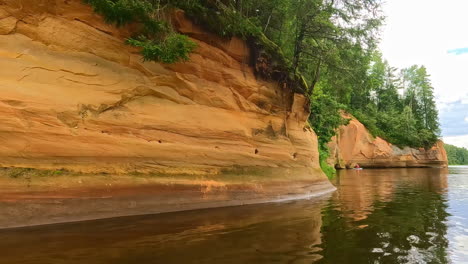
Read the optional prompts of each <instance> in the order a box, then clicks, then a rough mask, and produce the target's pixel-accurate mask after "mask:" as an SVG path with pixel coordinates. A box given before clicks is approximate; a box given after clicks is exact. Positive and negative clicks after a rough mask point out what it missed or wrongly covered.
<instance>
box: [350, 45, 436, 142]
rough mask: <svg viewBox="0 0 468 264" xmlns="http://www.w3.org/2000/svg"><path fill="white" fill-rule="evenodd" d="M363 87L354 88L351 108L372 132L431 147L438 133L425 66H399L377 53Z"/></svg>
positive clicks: (432, 96)
mask: <svg viewBox="0 0 468 264" xmlns="http://www.w3.org/2000/svg"><path fill="white" fill-rule="evenodd" d="M364 80H365V82H364V83H363V85H362V86H357V87H356V88H355V89H354V90H352V91H351V94H352V98H355V99H357V98H360V100H354V102H351V103H350V111H351V112H352V113H353V114H354V116H355V117H356V118H357V119H359V120H360V121H361V122H362V123H363V124H364V125H365V126H366V127H367V128H368V129H369V131H370V132H371V133H372V134H373V135H375V136H380V137H382V138H384V139H386V140H387V141H389V142H391V143H393V144H395V145H399V146H410V147H425V148H430V147H432V146H433V145H434V144H435V143H436V141H437V140H438V136H439V133H440V131H439V123H438V112H437V108H436V105H435V99H434V94H433V88H432V86H431V83H430V80H429V75H428V74H427V71H426V68H425V67H424V66H416V65H415V66H411V67H409V68H407V69H403V70H401V71H400V72H399V73H397V69H395V68H393V67H391V66H390V65H388V63H387V62H386V61H384V60H382V57H381V55H380V54H379V53H376V54H374V57H373V59H372V61H371V64H370V69H369V74H368V75H367V77H366V78H365V79H364Z"/></svg>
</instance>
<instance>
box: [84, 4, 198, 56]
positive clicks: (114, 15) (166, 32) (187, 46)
mask: <svg viewBox="0 0 468 264" xmlns="http://www.w3.org/2000/svg"><path fill="white" fill-rule="evenodd" d="M85 2H87V3H88V4H90V5H91V6H93V7H94V10H95V12H97V13H99V14H101V15H103V16H104V18H105V19H106V21H107V22H108V23H115V24H116V25H117V26H125V25H127V24H129V23H134V22H137V23H141V24H142V25H143V29H142V30H141V32H139V34H138V36H136V37H134V38H130V39H128V40H127V43H128V44H129V45H132V46H135V47H140V48H142V50H141V53H142V55H143V58H144V59H145V60H152V61H159V62H163V63H175V62H178V61H187V60H188V59H189V54H190V53H191V52H192V51H193V50H194V49H195V48H196V44H195V43H194V42H193V41H191V40H190V39H189V38H188V37H187V36H184V35H181V34H178V33H175V32H174V31H173V30H172V28H171V27H170V26H169V24H168V23H167V22H165V21H164V20H161V19H159V17H160V14H159V13H160V9H159V8H158V7H159V6H160V3H159V1H145V0H85Z"/></svg>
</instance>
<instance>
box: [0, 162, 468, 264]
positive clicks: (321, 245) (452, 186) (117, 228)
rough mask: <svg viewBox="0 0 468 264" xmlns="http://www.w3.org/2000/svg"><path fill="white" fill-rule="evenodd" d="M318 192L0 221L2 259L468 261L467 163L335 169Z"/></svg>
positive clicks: (126, 263)
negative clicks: (30, 223) (323, 193)
mask: <svg viewBox="0 0 468 264" xmlns="http://www.w3.org/2000/svg"><path fill="white" fill-rule="evenodd" d="M334 184H335V185H336V186H337V188H338V191H336V192H335V193H333V194H331V195H330V196H328V197H324V198H322V199H320V200H303V201H293V202H285V203H277V204H264V205H253V206H243V207H231V208H221V209H210V210H198V211H191V212H181V213H170V214H163V215H155V216H143V217H142V216H140V217H125V218H118V219H111V220H99V221H91V222H83V223H71V224H61V225H51V226H43V227H33V228H22V229H12V230H4V231H0V253H1V254H0V263H8V264H15V263H21V264H23V263H24V264H28V263H44V264H45V263H47V264H53V263H87V264H94V263H115V264H140V263H141V264H149V263H163V264H171V263H216V264H218V263H333V264H341V263H468V167H451V168H450V169H448V170H447V169H386V170H362V171H342V172H340V175H339V177H338V178H337V179H336V180H335V182H334Z"/></svg>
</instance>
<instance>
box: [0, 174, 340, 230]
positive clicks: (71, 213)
mask: <svg viewBox="0 0 468 264" xmlns="http://www.w3.org/2000/svg"><path fill="white" fill-rule="evenodd" d="M5 172H7V173H5ZM8 172H11V169H3V170H2V171H1V172H0V184H1V186H2V191H1V192H0V229H10V228H21V227H28V226H38V225H49V224H59V223H67V222H80V221H89V220H97V219H106V218H115V217H124V216H136V215H152V214H160V213H169V212H178V211H187V210H197V209H207V208H217V207H229V206H240V205H248V204H261V203H273V202H283V201H288V200H300V199H311V198H314V197H319V196H323V195H325V194H327V193H330V192H333V191H334V190H336V188H335V187H334V186H333V185H332V184H331V183H330V182H328V180H316V179H315V180H307V177H287V176H283V175H282V176H277V177H273V176H272V177H269V178H265V177H263V176H258V175H255V176H254V175H218V176H197V177H194V176H171V177H165V176H154V175H138V176H132V175H79V174H75V173H70V174H67V173H69V172H65V173H58V172H55V173H52V176H50V174H49V173H48V172H47V173H44V171H43V173H44V174H45V175H46V176H37V172H38V171H36V170H30V171H27V172H28V173H29V174H32V175H35V176H28V175H29V174H26V175H22V176H17V177H16V178H12V177H11V176H7V175H6V174H8ZM57 173H58V174H60V175H56V174H57ZM2 174H3V175H2ZM47 175H48V176H47Z"/></svg>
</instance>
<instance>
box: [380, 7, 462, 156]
mask: <svg viewBox="0 0 468 264" xmlns="http://www.w3.org/2000/svg"><path fill="white" fill-rule="evenodd" d="M467 12H468V1H467V0H443V1H442V0H386V3H385V4H384V13H385V15H386V17H387V18H386V23H385V24H386V25H385V26H384V30H383V33H382V36H381V38H382V41H381V44H380V48H381V50H382V53H383V56H384V58H385V59H387V60H388V62H389V63H390V65H391V66H394V67H398V68H405V67H409V66H411V65H414V64H417V65H424V66H426V68H427V69H428V72H429V74H430V75H431V80H432V84H433V86H434V91H435V96H436V100H437V107H438V109H439V119H440V123H441V127H442V137H443V140H444V142H445V143H449V144H453V145H456V146H459V147H466V148H468V13H467Z"/></svg>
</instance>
